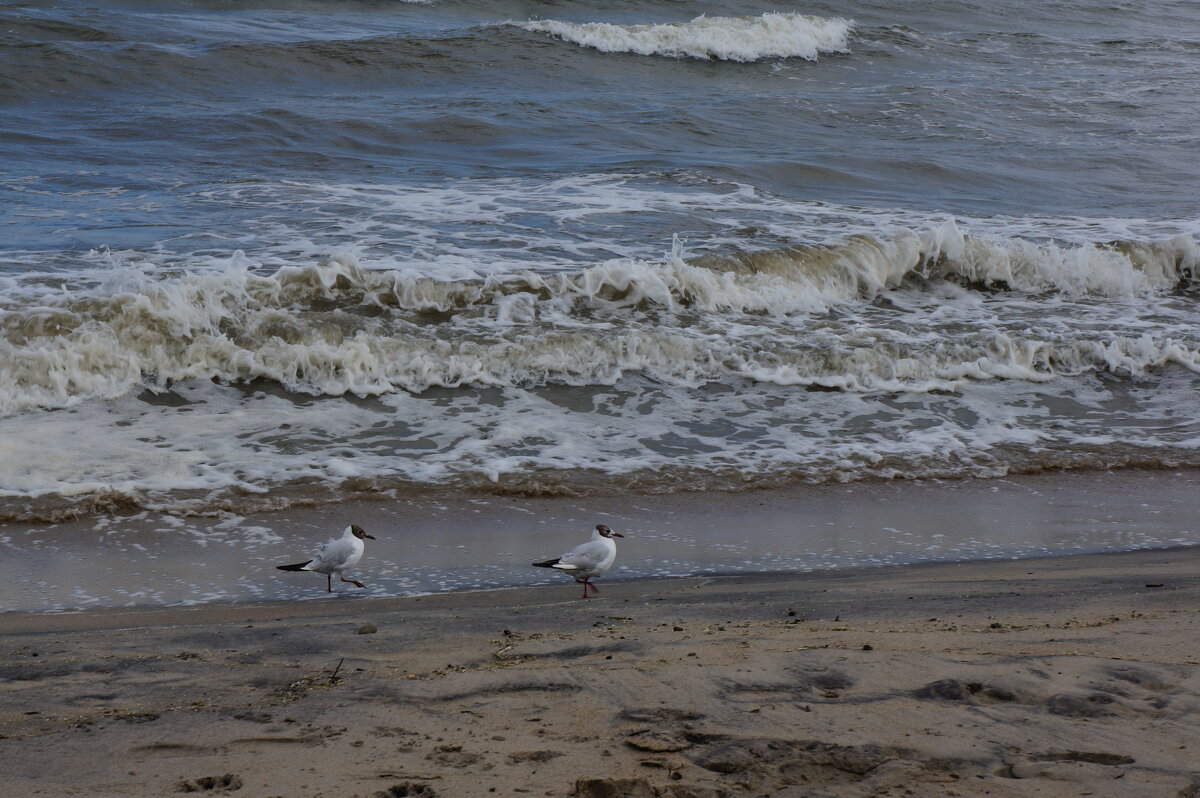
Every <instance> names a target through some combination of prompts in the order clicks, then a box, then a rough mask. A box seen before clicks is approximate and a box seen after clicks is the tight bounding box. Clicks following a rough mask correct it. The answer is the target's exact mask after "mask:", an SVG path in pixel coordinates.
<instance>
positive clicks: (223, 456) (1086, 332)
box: [0, 0, 1200, 518]
mask: <svg viewBox="0 0 1200 798" xmlns="http://www.w3.org/2000/svg"><path fill="white" fill-rule="evenodd" d="M655 26H657V27H655ZM1198 118H1200V6H1198V5H1197V4H1196V3H1194V2H1182V1H1179V2H1169V1H1164V2H1153V3H1137V4H1132V3H1130V4H1124V3H1098V2H1087V1H1086V0H1070V1H1069V2H1022V3H1017V4H1015V5H1014V4H1012V3H1004V4H995V3H968V2H955V3H948V2H926V1H919V2H906V3H882V2H866V1H862V0H860V1H857V2H844V3H830V2H811V3H803V4H801V3H789V2H757V1H756V2H742V3H734V2H679V1H678V0H651V1H650V2H630V1H629V0H621V1H620V2H604V3H600V2H595V1H593V2H572V3H562V2H541V3H539V2H527V3H526V2H505V1H503V0H502V1H501V2H487V3H484V2H478V1H472V2H468V1H467V0H433V1H432V2H428V3H408V2H382V1H380V2H285V1H283V0H280V1H278V2H248V3H242V2H135V1H133V0H130V1H129V2H92V3H77V2H69V1H68V0H60V1H59V2H22V3H6V4H4V5H3V6H2V7H0V173H2V174H0V231H2V232H3V237H2V239H0V496H3V497H5V498H4V499H3V501H4V503H5V506H6V510H5V512H6V514H7V515H8V517H10V518H22V517H31V518H32V517H38V516H39V514H40V513H44V512H48V511H49V510H47V507H50V508H51V509H54V510H57V509H62V507H63V506H64V505H66V506H74V507H76V508H80V507H82V508H85V509H87V508H92V507H95V508H100V509H104V508H106V507H110V506H126V505H127V504H129V503H132V504H134V505H142V506H151V507H153V506H170V507H180V506H187V507H194V506H200V507H213V506H217V507H235V508H236V507H240V506H244V505H246V504H247V503H250V504H252V505H253V506H279V505H282V504H286V503H287V502H288V501H290V500H291V498H294V497H295V496H305V497H308V498H314V497H315V498H317V499H318V500H320V499H322V498H329V497H330V496H334V495H337V496H341V495H345V494H346V493H347V492H353V491H363V492H368V493H370V492H378V491H389V490H396V491H398V490H403V489H407V488H412V487H413V486H416V487H417V488H418V489H420V488H421V487H422V486H428V485H430V484H435V483H436V484H449V485H460V486H461V485H484V486H493V487H495V488H496V489H500V490H514V491H517V492H526V493H535V494H536V493H539V492H549V493H555V492H564V491H566V492H568V493H569V492H571V491H581V492H583V491H587V490H590V489H592V488H594V487H596V486H600V485H608V486H609V487H610V488H617V489H625V488H628V487H633V488H635V489H642V488H645V489H650V490H667V491H669V490H674V489H677V488H681V487H683V488H688V487H702V486H706V485H717V486H720V487H725V488H728V487H737V486H740V485H748V484H752V485H759V484H769V483H786V482H790V481H795V480H801V481H813V482H827V481H836V480H853V479H858V478H861V477H863V476H890V477H906V476H926V475H930V474H938V475H949V476H957V475H965V474H975V475H983V476H987V475H999V474H1005V473H1012V472H1014V471H1036V470H1041V469H1045V468H1056V467H1076V468H1106V467H1109V466H1114V465H1117V466H1119V465H1130V464H1135V465H1154V466H1161V465H1168V466H1176V465H1195V464H1200V443H1198V441H1200V409H1197V408H1200V403H1198V402H1197V401H1196V399H1197V398H1200V397H1198V396H1197V393H1198V391H1197V387H1198V384H1197V380H1196V372H1197V370H1198V369H1200V333H1198V332H1197V329H1200V328H1198V327H1197V322H1200V313H1198V309H1197V304H1196V300H1197V290H1196V283H1195V273H1196V268H1197V258H1198V253H1200V250H1198V248H1197V246H1196V232H1197V229H1198V228H1200V218H1198V216H1200V213H1198V209H1200V203H1198V201H1197V195H1196V188H1195V187H1196V185H1197V178H1200V159H1198V158H1197V157H1196V153H1197V151H1198V149H1197V134H1196V120H1197V119H1198ZM255 502H257V504H255ZM272 502H275V504H274V505H273V504H272ZM81 503H82V504H81ZM114 503H115V505H114Z"/></svg>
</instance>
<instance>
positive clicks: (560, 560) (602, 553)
mask: <svg viewBox="0 0 1200 798" xmlns="http://www.w3.org/2000/svg"><path fill="white" fill-rule="evenodd" d="M623 537H625V536H624V535H622V534H621V533H620V532H613V531H612V530H611V529H609V528H608V527H606V526H605V525H604V524H597V525H596V531H595V532H593V533H592V539H591V540H589V541H588V542H587V543H584V544H583V545H581V546H576V547H575V548H573V549H571V550H570V551H568V552H567V553H566V554H564V555H563V556H561V557H555V558H554V559H553V560H546V561H545V562H535V563H534V565H536V566H537V567H538V568H558V569H559V570H560V571H566V572H567V573H568V574H570V575H571V576H573V577H575V581H576V582H583V597H584V598H588V588H589V587H590V588H591V589H592V590H594V591H596V592H597V593H599V592H600V590H599V589H598V588H597V587H596V586H595V585H593V584H592V581H591V580H593V579H598V578H600V577H601V576H603V575H604V572H605V571H607V570H608V569H609V568H612V564H613V561H614V560H616V559H617V542H616V541H615V540H613V538H623Z"/></svg>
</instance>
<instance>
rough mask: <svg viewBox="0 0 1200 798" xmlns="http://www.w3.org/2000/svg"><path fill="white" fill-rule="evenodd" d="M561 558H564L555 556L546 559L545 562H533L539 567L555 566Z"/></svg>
mask: <svg viewBox="0 0 1200 798" xmlns="http://www.w3.org/2000/svg"><path fill="white" fill-rule="evenodd" d="M561 559H562V557H555V558H554V559H553V560H546V561H545V562H535V563H533V564H534V565H536V566H537V567H538V568H553V567H554V566H556V565H558V561H559V560H561Z"/></svg>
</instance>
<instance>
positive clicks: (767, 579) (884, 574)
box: [0, 544, 1200, 664]
mask: <svg viewBox="0 0 1200 798" xmlns="http://www.w3.org/2000/svg"><path fill="white" fill-rule="evenodd" d="M1193 553H1195V554H1196V558H1197V560H1200V546H1197V545H1195V544H1181V545H1175V546H1169V547H1162V548H1158V547H1155V548H1142V549H1125V550H1115V551H1088V552H1079V553H1070V554H1040V555H1032V556H1028V557H1019V558H985V559H978V560H950V561H946V560H937V561H928V562H912V563H903V564H899V565H874V566H851V567H846V568H831V569H826V570H814V571H804V572H796V571H760V572H754V573H706V574H689V575H681V576H668V577H652V576H644V577H624V578H618V579H612V578H606V579H604V580H602V581H600V582H599V584H600V585H602V586H603V587H615V586H617V585H621V586H623V587H625V588H626V589H627V590H628V589H631V590H635V591H638V592H641V593H643V594H650V593H653V591H654V590H655V589H656V587H661V588H662V589H663V590H664V591H666V592H669V593H670V592H675V591H677V590H679V589H684V588H686V587H687V586H689V585H692V584H696V583H707V582H712V581H719V582H721V583H723V584H729V585H738V586H742V587H744V588H747V589H753V588H754V587H755V586H756V585H759V584H774V583H777V582H788V581H792V580H805V581H820V580H825V579H830V580H842V579H856V580H866V581H876V580H878V581H886V580H888V579H890V578H893V576H894V575H895V574H896V573H898V572H902V573H907V574H910V575H913V576H916V577H920V575H921V574H922V573H924V571H925V570H926V569H933V570H938V571H940V570H941V569H946V568H955V567H966V568H974V567H980V568H987V567H989V566H993V565H999V564H1002V563H1011V564H1013V565H1014V567H1018V568H1019V567H1022V565H1023V566H1024V567H1035V566H1037V565H1038V564H1040V563H1043V562H1047V561H1048V562H1052V563H1054V566H1053V567H1055V568H1058V567H1063V566H1064V565H1066V564H1067V563H1066V562H1060V561H1075V560H1080V561H1083V562H1085V563H1092V562H1102V560H1101V559H1093V558H1126V557H1130V556H1132V555H1146V556H1148V557H1163V558H1167V559H1171V558H1173V557H1174V556H1175V555H1179V556H1183V557H1188V556H1189V555H1191V554H1193ZM578 590H579V588H578V586H577V585H576V583H575V582H572V581H570V580H568V579H562V580H557V581H554V582H541V583H538V584H534V585H523V586H522V585H508V586H501V587H482V588H474V589H463V590H454V591H445V592H441V593H419V594H414V595H406V596H359V595H355V594H346V595H338V594H334V595H333V596H328V595H327V594H326V595H317V596H312V597H308V598H304V599H299V600H296V599H271V600H267V601H253V600H252V601H229V602H221V601H214V602H208V603H201V604H171V605H165V606H133V607H100V608H92V609H87V608H83V609H73V610H63V611H59V612H39V611H21V610H7V611H3V612H0V636H9V635H13V636H19V635H22V634H29V633H34V634H36V633H42V632H46V633H72V632H85V633H87V632H94V631H99V630H114V631H127V630H133V629H144V628H154V627H159V626H170V627H175V626H187V625H190V624H198V625H208V624H212V623H223V622H235V621H238V620H243V621H245V622H252V621H255V620H259V621H261V620H266V619H271V620H276V621H281V620H285V619H286V620H296V621H307V620H320V619H326V618H330V617H335V616H344V615H353V614H355V613H356V612H357V613H360V614H367V615H376V614H381V613H390V612H398V611H400V610H401V609H405V608H409V607H410V606H411V604H412V603H427V605H428V606H433V607H437V608H439V609H447V610H449V609H452V608H454V607H473V606H476V605H479V604H481V603H483V602H484V600H486V598H487V597H488V595H489V594H490V595H494V596H495V597H496V598H497V599H502V598H505V597H508V596H516V597H517V598H516V600H514V601H499V600H498V601H496V602H495V605H496V606H507V605H510V604H513V603H519V602H520V601H524V600H528V599H529V598H531V597H538V596H543V595H546V594H551V593H556V592H557V593H561V596H560V599H561V602H563V603H569V601H570V600H571V599H572V598H579V597H578V595H576V594H577V593H578ZM572 591H574V593H573V592H572ZM604 592H605V593H606V594H607V593H608V591H607V590H606V591H604ZM590 600H591V599H589V601H590ZM580 601H582V599H580ZM1196 664H1200V658H1198V661H1197V663H1196Z"/></svg>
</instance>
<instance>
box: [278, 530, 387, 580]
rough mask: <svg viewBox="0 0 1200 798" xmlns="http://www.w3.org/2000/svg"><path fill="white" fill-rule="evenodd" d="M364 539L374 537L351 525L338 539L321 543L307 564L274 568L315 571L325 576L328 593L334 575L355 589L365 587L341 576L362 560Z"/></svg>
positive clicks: (301, 563) (364, 547)
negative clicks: (355, 587)
mask: <svg viewBox="0 0 1200 798" xmlns="http://www.w3.org/2000/svg"><path fill="white" fill-rule="evenodd" d="M364 538H370V539H371V540H374V539H375V538H374V536H372V535H368V534H367V533H366V532H364V531H363V530H362V527H360V526H357V525H355V524H351V525H350V526H348V527H346V531H345V532H343V533H342V536H341V537H340V538H333V539H332V540H330V541H329V542H328V543H322V544H321V547H320V548H318V549H317V554H316V556H314V557H313V558H312V559H311V560H309V561H308V562H298V563H293V564H292V565H277V566H276V568H278V569H279V570H280V571H315V572H316V573H319V574H325V580H326V581H325V587H326V589H327V590H328V591H329V592H330V593H332V592H333V576H334V574H337V577H338V579H340V580H341V581H343V582H349V583H350V584H352V585H355V586H357V587H366V585H364V584H363V583H362V582H359V581H358V580H357V579H347V578H346V577H345V576H344V575H343V573H344V572H345V570H346V569H347V568H353V567H354V566H356V565H358V561H359V560H361V559H362V556H363V551H364V550H365V549H366V544H365V543H364V542H363V539H364Z"/></svg>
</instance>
